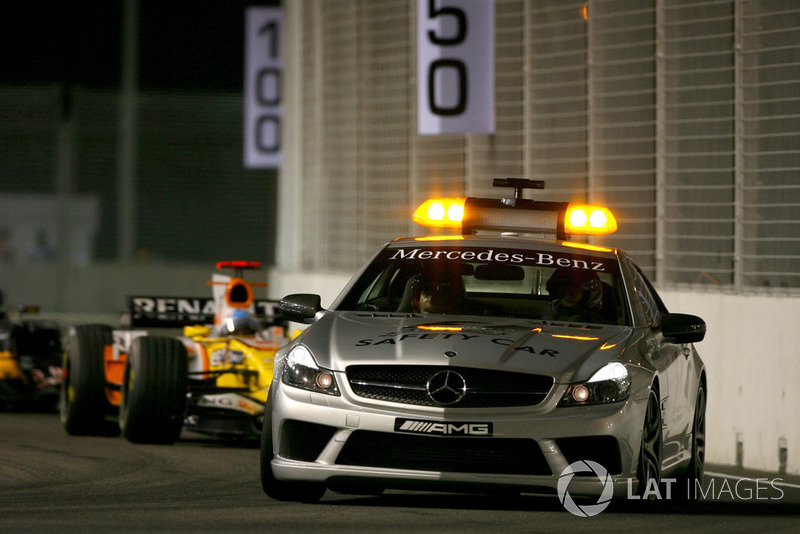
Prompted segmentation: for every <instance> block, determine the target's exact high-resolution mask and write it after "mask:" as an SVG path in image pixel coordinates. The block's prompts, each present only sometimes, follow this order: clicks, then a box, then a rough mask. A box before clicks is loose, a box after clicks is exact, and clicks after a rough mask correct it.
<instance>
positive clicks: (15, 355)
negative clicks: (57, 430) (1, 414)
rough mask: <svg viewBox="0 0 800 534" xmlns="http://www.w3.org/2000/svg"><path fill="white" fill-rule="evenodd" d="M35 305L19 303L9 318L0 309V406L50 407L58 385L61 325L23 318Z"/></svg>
mask: <svg viewBox="0 0 800 534" xmlns="http://www.w3.org/2000/svg"><path fill="white" fill-rule="evenodd" d="M2 300H3V299H2V295H0V305H2ZM38 312H39V308H38V307H37V306H19V307H18V308H17V310H16V314H17V316H16V318H14V319H13V320H12V318H10V317H9V316H8V315H7V314H6V312H4V311H3V312H0V405H2V406H9V407H12V408H15V409H33V410H53V409H54V408H55V406H56V404H57V402H58V391H59V388H60V387H61V380H62V372H61V356H62V348H61V327H60V326H59V325H58V323H56V322H54V321H50V320H44V319H31V318H26V317H25V316H26V315H29V314H35V313H38Z"/></svg>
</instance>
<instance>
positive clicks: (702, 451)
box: [677, 382, 706, 502]
mask: <svg viewBox="0 0 800 534" xmlns="http://www.w3.org/2000/svg"><path fill="white" fill-rule="evenodd" d="M691 455H692V456H691V460H689V465H688V466H687V467H686V471H685V472H684V473H683V474H681V475H679V476H678V477H677V493H678V497H679V498H681V499H682V500H684V501H692V502H693V501H696V500H697V496H698V494H699V492H700V489H701V488H702V484H703V470H704V469H705V460H706V389H705V387H704V386H703V383H702V382H701V383H700V386H699V387H698V388H697V400H696V402H695V407H694V421H693V423H692V445H691Z"/></svg>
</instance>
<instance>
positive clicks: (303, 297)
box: [278, 293, 322, 323]
mask: <svg viewBox="0 0 800 534" xmlns="http://www.w3.org/2000/svg"><path fill="white" fill-rule="evenodd" d="M278 308H280V310H281V315H282V316H283V318H284V319H287V320H289V321H294V322H296V323H311V322H313V319H314V317H315V316H316V315H317V313H318V312H320V311H321V310H322V307H321V306H320V296H319V295H311V294H308V293H296V294H294V295H287V296H285V297H283V299H281V302H280V304H278Z"/></svg>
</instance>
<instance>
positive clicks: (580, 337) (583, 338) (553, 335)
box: [550, 334, 600, 341]
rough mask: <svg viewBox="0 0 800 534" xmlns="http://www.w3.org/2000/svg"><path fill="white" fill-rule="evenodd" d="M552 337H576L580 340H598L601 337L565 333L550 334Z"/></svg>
mask: <svg viewBox="0 0 800 534" xmlns="http://www.w3.org/2000/svg"><path fill="white" fill-rule="evenodd" d="M550 337H557V338H560V339H576V340H578V341H597V340H598V339H600V338H599V337H589V336H568V335H564V334H550Z"/></svg>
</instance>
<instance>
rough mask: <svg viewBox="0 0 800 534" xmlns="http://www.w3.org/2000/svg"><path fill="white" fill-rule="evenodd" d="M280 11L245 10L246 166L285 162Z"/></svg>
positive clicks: (265, 166)
mask: <svg viewBox="0 0 800 534" xmlns="http://www.w3.org/2000/svg"><path fill="white" fill-rule="evenodd" d="M282 33H283V27H282V20H281V10H280V9H279V8H268V7H251V8H248V9H247V10H246V11H245V65H244V67H245V69H244V71H245V75H244V84H245V86H244V102H245V103H244V107H245V109H244V166H245V167H247V168H252V169H270V168H277V167H279V166H280V162H281V119H282V114H281V49H282Z"/></svg>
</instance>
